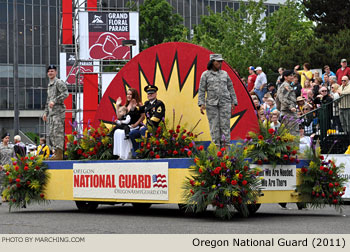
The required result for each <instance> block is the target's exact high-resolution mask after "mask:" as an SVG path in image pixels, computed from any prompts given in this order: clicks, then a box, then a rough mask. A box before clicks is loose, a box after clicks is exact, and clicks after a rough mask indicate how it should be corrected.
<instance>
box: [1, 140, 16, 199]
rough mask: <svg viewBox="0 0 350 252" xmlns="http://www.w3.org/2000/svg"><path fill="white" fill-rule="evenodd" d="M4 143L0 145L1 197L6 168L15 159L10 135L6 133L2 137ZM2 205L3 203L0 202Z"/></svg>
mask: <svg viewBox="0 0 350 252" xmlns="http://www.w3.org/2000/svg"><path fill="white" fill-rule="evenodd" d="M1 140H2V142H1V143H0V196H1V193H2V191H3V189H4V188H3V186H2V184H3V180H4V177H5V171H4V166H5V165H7V164H11V162H12V161H11V158H12V157H13V153H14V152H13V148H12V147H10V146H9V145H8V144H9V141H10V134H9V133H5V134H4V135H3V136H2V137H1ZM0 205H1V202H0Z"/></svg>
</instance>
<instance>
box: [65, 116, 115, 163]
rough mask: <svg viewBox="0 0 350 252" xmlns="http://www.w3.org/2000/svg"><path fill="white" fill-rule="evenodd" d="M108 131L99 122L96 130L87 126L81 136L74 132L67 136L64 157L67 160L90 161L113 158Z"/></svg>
mask: <svg viewBox="0 0 350 252" xmlns="http://www.w3.org/2000/svg"><path fill="white" fill-rule="evenodd" d="M108 133H109V129H108V128H107V127H106V125H105V124H104V123H103V122H101V124H100V126H99V127H98V128H96V129H95V128H93V127H91V126H88V127H87V128H85V130H84V132H83V134H79V133H78V132H77V130H74V131H73V133H72V134H70V135H67V147H66V151H65V155H66V156H67V158H68V159H69V160H79V159H90V160H108V159H112V158H113V152H112V139H111V138H110V137H109V136H108Z"/></svg>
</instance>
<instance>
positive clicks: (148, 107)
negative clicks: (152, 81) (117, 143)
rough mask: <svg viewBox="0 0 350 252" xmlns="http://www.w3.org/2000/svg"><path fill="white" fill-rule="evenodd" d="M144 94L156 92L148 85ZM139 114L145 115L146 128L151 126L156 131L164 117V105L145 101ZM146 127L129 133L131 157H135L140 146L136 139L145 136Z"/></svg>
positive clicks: (159, 101) (154, 88)
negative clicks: (131, 147) (131, 149)
mask: <svg viewBox="0 0 350 252" xmlns="http://www.w3.org/2000/svg"><path fill="white" fill-rule="evenodd" d="M144 91H145V92H146V93H155V92H157V91H158V88H157V87H156V86H152V85H148V86H146V87H145V88H144ZM140 113H145V116H146V120H147V126H151V127H152V129H156V128H157V127H158V125H159V123H160V122H161V121H162V120H163V118H164V117H165V105H164V103H163V102H162V101H161V100H158V99H155V100H153V101H149V100H148V101H146V102H145V104H144V105H143V106H141V107H140ZM146 131H147V127H142V128H141V129H135V130H132V131H131V132H130V139H131V142H132V146H133V156H135V155H136V153H135V151H136V150H138V149H139V148H140V144H139V143H137V142H136V139H137V138H140V137H141V135H142V136H145V134H146Z"/></svg>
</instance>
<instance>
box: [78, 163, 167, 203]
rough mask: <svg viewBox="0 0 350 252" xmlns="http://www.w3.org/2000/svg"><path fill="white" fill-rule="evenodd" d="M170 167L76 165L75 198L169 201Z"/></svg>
mask: <svg viewBox="0 0 350 252" xmlns="http://www.w3.org/2000/svg"><path fill="white" fill-rule="evenodd" d="M168 181H169V178H168V163H167V162H137V163H132V162H130V163H85V164H78V163H75V164H74V165H73V197H74V198H92V199H135V200H168Z"/></svg>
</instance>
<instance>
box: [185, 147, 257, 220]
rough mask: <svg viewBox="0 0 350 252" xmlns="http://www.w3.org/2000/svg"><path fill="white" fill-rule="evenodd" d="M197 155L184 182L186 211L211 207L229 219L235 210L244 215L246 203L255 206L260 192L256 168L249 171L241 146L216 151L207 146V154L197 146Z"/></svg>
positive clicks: (219, 214)
mask: <svg viewBox="0 0 350 252" xmlns="http://www.w3.org/2000/svg"><path fill="white" fill-rule="evenodd" d="M198 149H199V154H198V156H196V157H195V159H194V163H195V164H194V165H193V166H191V167H190V169H191V172H192V174H193V175H192V176H190V177H188V178H186V181H185V183H184V187H183V188H184V189H185V190H184V199H185V202H186V206H187V209H188V210H191V209H192V210H193V208H194V209H195V211H196V212H201V211H204V210H205V209H206V208H207V206H208V205H213V206H214V207H215V210H214V212H215V215H216V216H218V217H221V218H227V219H229V218H231V217H232V213H233V210H234V209H235V208H236V209H238V210H239V211H240V212H241V213H242V214H243V215H244V216H248V214H249V210H248V204H255V203H256V201H257V198H258V196H259V193H260V180H261V177H260V172H261V169H260V168H254V169H250V168H249V162H248V161H246V160H245V159H244V157H245V156H244V154H243V152H244V151H243V148H242V145H241V143H238V144H237V145H236V146H233V145H232V146H231V148H230V149H226V148H222V149H221V150H220V151H217V147H216V146H215V144H213V143H212V144H211V145H210V146H209V147H208V149H207V151H205V150H204V148H203V146H199V147H198Z"/></svg>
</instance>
